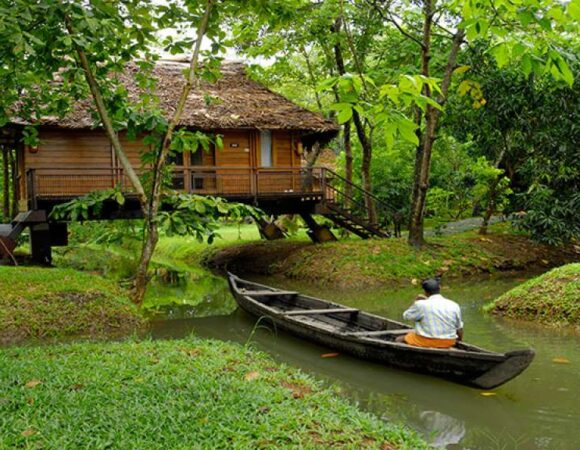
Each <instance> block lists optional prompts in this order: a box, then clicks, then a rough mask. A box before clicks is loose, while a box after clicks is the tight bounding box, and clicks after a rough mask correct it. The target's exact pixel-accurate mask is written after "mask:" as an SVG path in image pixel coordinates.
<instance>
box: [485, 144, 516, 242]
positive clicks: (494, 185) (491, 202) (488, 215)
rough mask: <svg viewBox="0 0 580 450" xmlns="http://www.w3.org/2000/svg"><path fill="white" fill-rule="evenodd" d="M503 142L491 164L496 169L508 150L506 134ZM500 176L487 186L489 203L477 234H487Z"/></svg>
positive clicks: (493, 210)
mask: <svg viewBox="0 0 580 450" xmlns="http://www.w3.org/2000/svg"><path fill="white" fill-rule="evenodd" d="M503 144H504V145H503V146H502V149H501V151H500V152H499V155H497V158H496V159H495V162H494V164H493V166H494V167H495V168H496V169H497V168H498V167H499V165H500V164H501V162H502V161H503V158H504V156H505V154H506V153H507V152H508V151H509V147H510V145H509V137H508V136H506V135H503ZM502 177H503V175H498V176H497V177H496V179H495V180H494V181H493V183H492V184H491V186H490V188H489V203H488V204H487V208H486V210H485V214H484V215H483V221H482V222H481V227H480V228H479V234H487V227H488V226H489V221H490V220H491V216H493V213H494V212H495V204H496V200H497V194H498V192H497V185H498V184H499V182H500V180H501V178H502Z"/></svg>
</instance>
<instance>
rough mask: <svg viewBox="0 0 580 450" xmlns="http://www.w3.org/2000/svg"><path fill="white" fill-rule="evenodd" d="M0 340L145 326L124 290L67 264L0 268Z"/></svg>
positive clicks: (129, 330)
mask: <svg viewBox="0 0 580 450" xmlns="http://www.w3.org/2000/svg"><path fill="white" fill-rule="evenodd" d="M0 292H1V293H2V295H0V343H2V344H13V343H18V342H22V341H26V340H30V339H37V338H43V339H46V338H53V337H64V336H79V335H80V336H90V337H102V336H104V335H109V334H113V335H115V334H117V335H123V334H131V333H132V332H134V331H135V330H138V329H139V328H140V327H141V326H142V325H143V320H142V318H141V317H140V315H139V313H138V311H137V310H136V308H135V307H134V306H133V305H132V304H131V303H130V301H129V300H128V298H127V296H126V294H125V293H124V292H122V291H121V290H120V289H118V288H117V287H116V286H115V285H114V284H112V283H111V282H109V281H106V280H104V279H102V278H100V277H98V276H95V275H91V274H85V273H81V272H77V271H75V270H71V269H39V268H31V267H0Z"/></svg>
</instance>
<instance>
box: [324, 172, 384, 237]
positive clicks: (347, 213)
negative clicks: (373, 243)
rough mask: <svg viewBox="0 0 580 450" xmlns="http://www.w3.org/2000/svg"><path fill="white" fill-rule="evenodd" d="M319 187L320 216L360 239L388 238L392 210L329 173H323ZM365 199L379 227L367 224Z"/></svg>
mask: <svg viewBox="0 0 580 450" xmlns="http://www.w3.org/2000/svg"><path fill="white" fill-rule="evenodd" d="M321 184H322V186H323V192H324V200H323V202H322V204H321V207H320V210H319V213H320V214H322V215H323V216H325V217H328V218H329V219H330V220H332V221H333V222H334V223H335V224H337V225H338V226H340V227H342V228H345V229H346V230H348V231H350V232H352V233H354V234H356V235H357V236H360V237H361V238H363V239H368V238H372V237H379V238H388V237H391V236H392V232H391V230H390V229H389V228H390V226H391V225H393V213H394V210H393V209H392V208H391V207H389V206H388V205H387V204H386V203H385V202H383V201H382V200H380V199H379V198H377V197H376V196H375V195H373V194H371V193H370V192H368V191H366V190H364V189H363V188H361V187H360V186H357V185H356V184H354V183H351V182H350V181H348V180H347V179H346V178H344V177H342V176H341V175H339V174H337V173H336V172H334V171H332V170H330V169H325V170H324V179H323V180H321ZM349 188H350V189H349ZM367 196H368V197H370V198H371V199H372V200H373V201H374V202H375V206H376V209H377V215H378V216H379V217H380V223H379V222H376V223H373V222H371V221H369V218H368V213H367V208H366V206H365V201H364V199H365V197H367Z"/></svg>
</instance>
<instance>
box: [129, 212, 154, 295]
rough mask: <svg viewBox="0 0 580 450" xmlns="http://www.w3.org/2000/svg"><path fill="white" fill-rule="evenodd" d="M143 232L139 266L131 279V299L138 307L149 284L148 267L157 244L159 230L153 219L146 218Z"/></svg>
mask: <svg viewBox="0 0 580 450" xmlns="http://www.w3.org/2000/svg"><path fill="white" fill-rule="evenodd" d="M144 225H145V230H144V232H143V234H144V235H143V246H142V247H141V257H140V259H139V266H138V267H137V272H136V273H135V278H134V279H133V289H132V292H131V294H132V298H133V301H134V302H135V303H137V304H139V305H141V304H142V303H143V299H144V298H145V292H146V291H147V285H148V283H149V265H150V264H151V259H152V258H153V253H154V252H155V247H156V246H157V242H159V230H158V228H157V223H156V222H155V220H154V218H153V217H151V216H150V217H148V218H147V219H146V220H145V224H144Z"/></svg>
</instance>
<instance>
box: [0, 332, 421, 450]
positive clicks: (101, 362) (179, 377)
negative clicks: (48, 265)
mask: <svg viewBox="0 0 580 450" xmlns="http://www.w3.org/2000/svg"><path fill="white" fill-rule="evenodd" d="M0 399H1V401H0V427H1V429H2V433H0V447H1V448H13V447H23V446H30V447H39V446H40V447H43V448H59V449H66V448H105V447H113V448H144V449H145V448H244V449H245V448H352V449H355V448H389V447H388V446H387V445H389V444H394V445H395V446H396V447H400V448H413V449H415V448H424V444H423V443H422V441H420V440H419V439H418V438H417V437H416V436H415V435H413V434H412V433H410V432H409V431H407V430H405V429H403V428H402V427H400V426H397V425H394V424H389V423H385V422H383V421H382V420H380V419H378V418H377V417H375V416H372V415H370V414H367V413H363V412H361V411H360V410H358V409H357V408H355V407H354V406H352V405H350V404H349V403H348V402H347V401H346V400H344V399H342V398H341V397H340V396H338V395H336V393H335V392H334V391H332V390H328V389H325V388H323V387H322V386H321V385H320V384H319V383H317V382H315V381H313V380H312V379H311V378H310V377H308V376H307V375H305V374H303V373H302V372H300V371H298V370H295V369H291V368H289V367H287V366H284V365H278V364H276V363H274V362H273V361H272V360H271V359H270V358H268V357H267V356H266V355H264V354H263V353H261V352H257V351H255V350H252V349H248V348H245V347H241V346H238V345H234V344H228V343H224V342H220V341H207V340H197V339H193V338H191V339H186V340H183V341H156V342H140V343H132V342H125V343H109V344H74V345H64V346H54V347H48V348H46V347H45V348H34V349H20V348H14V349H10V350H5V351H2V352H0Z"/></svg>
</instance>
